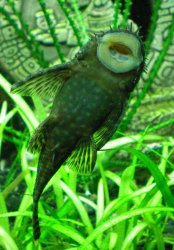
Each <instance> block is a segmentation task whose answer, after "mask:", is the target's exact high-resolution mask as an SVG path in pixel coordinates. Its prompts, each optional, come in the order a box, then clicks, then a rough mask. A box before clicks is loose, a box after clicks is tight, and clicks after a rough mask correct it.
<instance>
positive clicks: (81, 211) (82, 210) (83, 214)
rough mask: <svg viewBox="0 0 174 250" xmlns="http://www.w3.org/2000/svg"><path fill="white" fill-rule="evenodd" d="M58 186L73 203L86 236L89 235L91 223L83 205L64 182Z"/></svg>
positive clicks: (91, 227) (91, 228)
mask: <svg viewBox="0 0 174 250" xmlns="http://www.w3.org/2000/svg"><path fill="white" fill-rule="evenodd" d="M60 184H61V187H62V189H63V190H64V191H65V193H66V194H67V195H68V196H69V198H70V199H71V200H72V202H73V203H74V205H75V207H76V209H77V211H78V212H79V214H80V217H81V220H82V221H83V223H84V225H85V227H86V230H87V232H88V234H90V233H91V232H92V230H93V226H92V223H91V221H90V219H89V216H88V214H87V212H86V209H85V207H84V206H83V204H82V203H81V201H80V199H79V198H78V197H77V195H76V194H75V193H73V192H72V190H71V189H70V188H69V187H68V186H67V185H66V184H65V183H64V182H61V183H60Z"/></svg>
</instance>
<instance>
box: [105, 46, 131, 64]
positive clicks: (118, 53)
mask: <svg viewBox="0 0 174 250" xmlns="http://www.w3.org/2000/svg"><path fill="white" fill-rule="evenodd" d="M109 52H110V54H111V56H112V57H113V58H115V59H116V60H117V61H118V62H125V61H127V60H129V56H131V55H132V51H131V49H129V47H128V46H126V45H124V44H121V43H115V44H113V45H111V46H110V47H109Z"/></svg>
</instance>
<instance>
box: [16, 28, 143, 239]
mask: <svg viewBox="0 0 174 250" xmlns="http://www.w3.org/2000/svg"><path fill="white" fill-rule="evenodd" d="M125 38H127V40H128V39H130V41H129V40H128V41H125ZM129 44H130V45H129ZM143 68H144V49H143V45H142V42H141V39H140V38H139V37H138V36H137V34H135V33H133V32H132V31H128V30H119V31H108V32H106V33H101V34H99V35H98V36H94V37H92V39H91V40H90V41H89V42H88V43H87V44H86V45H85V46H84V47H83V48H82V49H81V51H80V52H79V53H78V54H77V55H76V56H75V58H74V59H73V60H72V61H71V62H69V63H65V64H61V65H58V66H54V67H52V68H49V69H48V70H43V71H42V72H39V73H36V74H35V75H32V76H30V77H29V78H27V79H26V80H24V81H22V82H20V83H17V84H16V85H15V86H14V87H13V88H12V91H13V92H18V93H21V94H23V95H32V94H35V93H36V94H40V95H43V94H46V95H48V94H50V95H52V96H53V95H54V96H55V97H54V101H53V106H52V109H51V112H50V115H49V116H48V118H46V120H45V121H43V123H41V124H40V125H39V127H38V128H37V129H36V131H35V133H34V135H33V136H32V138H31V140H30V143H29V148H30V150H31V151H33V152H35V151H40V157H39V162H38V171H37V177H36V183H35V187H34V193H33V200H34V203H33V228H34V238H35V239H38V238H39V236H40V227H39V220H38V201H39V198H40V196H41V194H42V192H43V189H44V187H45V186H46V184H47V183H48V181H49V180H50V179H51V177H52V176H53V175H54V174H55V173H56V172H57V170H58V169H59V168H60V167H61V165H62V164H63V163H64V162H65V161H66V162H67V165H69V167H70V168H71V169H73V170H75V171H77V172H81V173H91V172H92V170H93V168H94V166H95V161H96V155H97V150H99V149H100V148H101V147H102V146H103V145H104V144H105V143H106V142H107V141H108V140H109V138H110V137H111V136H112V135H113V133H114V131H115V129H116V127H117V125H118V122H119V120H120V117H121V115H122V113H123V111H124V107H125V105H126V103H127V100H128V98H129V95H130V93H131V91H132V90H133V89H134V87H135V85H136V83H137V82H138V80H139V77H140V75H141V72H142V70H143Z"/></svg>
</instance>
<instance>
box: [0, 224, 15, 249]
mask: <svg viewBox="0 0 174 250" xmlns="http://www.w3.org/2000/svg"><path fill="white" fill-rule="evenodd" d="M0 246H3V247H5V249H6V250H12V249H13V250H19V249H18V247H17V245H16V243H15V242H14V240H13V238H12V237H11V236H10V235H9V234H8V233H7V232H6V231H5V230H4V228H2V227H0Z"/></svg>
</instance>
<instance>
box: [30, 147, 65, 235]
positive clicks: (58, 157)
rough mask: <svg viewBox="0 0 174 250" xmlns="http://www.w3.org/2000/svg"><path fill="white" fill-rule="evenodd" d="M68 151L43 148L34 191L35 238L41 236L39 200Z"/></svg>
mask: <svg viewBox="0 0 174 250" xmlns="http://www.w3.org/2000/svg"><path fill="white" fill-rule="evenodd" d="M67 156H68V154H67V152H64V153H63V152H61V153H60V152H57V150H56V151H55V152H51V151H50V150H49V148H48V147H47V148H46V147H44V148H43V149H42V150H41V154H40V159H39V163H38V171H37V176H36V182H35V187H34V192H33V235H34V240H38V239H39V237H40V226H39V218H38V202H39V199H40V196H41V194H42V192H43V190H44V188H45V186H46V185H47V183H48V182H49V180H50V179H51V178H52V176H53V175H54V174H55V173H56V172H57V171H58V169H59V168H60V166H61V165H62V163H63V162H64V161H65V160H66V158H67Z"/></svg>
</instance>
